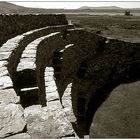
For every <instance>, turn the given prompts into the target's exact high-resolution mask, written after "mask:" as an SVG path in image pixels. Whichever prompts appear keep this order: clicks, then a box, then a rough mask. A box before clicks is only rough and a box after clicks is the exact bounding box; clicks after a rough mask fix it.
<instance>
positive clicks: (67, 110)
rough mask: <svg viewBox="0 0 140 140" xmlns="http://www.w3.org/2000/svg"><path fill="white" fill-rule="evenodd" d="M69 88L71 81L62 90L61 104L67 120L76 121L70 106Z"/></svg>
mask: <svg viewBox="0 0 140 140" xmlns="http://www.w3.org/2000/svg"><path fill="white" fill-rule="evenodd" d="M71 88H72V83H70V84H68V85H67V88H66V90H65V91H64V94H63V96H62V105H63V108H64V111H65V113H66V115H67V118H68V120H69V121H70V122H76V117H75V115H74V112H73V108H72V98H71Z"/></svg>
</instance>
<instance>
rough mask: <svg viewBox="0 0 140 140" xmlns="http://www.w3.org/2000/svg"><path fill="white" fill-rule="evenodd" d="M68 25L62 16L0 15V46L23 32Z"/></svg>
mask: <svg viewBox="0 0 140 140" xmlns="http://www.w3.org/2000/svg"><path fill="white" fill-rule="evenodd" d="M66 24H68V22H67V20H66V17H65V15H63V14H56V15H55V14H50V15H49V14H47V15H44V14H42V15H41V14H39V15H16V14H13V15H10V14H9V15H0V29H1V31H0V46H1V45H2V44H3V43H5V42H6V41H7V40H8V39H10V38H12V37H14V36H17V35H19V34H22V33H24V32H27V31H30V30H34V29H37V28H42V27H46V26H55V25H66Z"/></svg>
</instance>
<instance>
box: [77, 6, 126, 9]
mask: <svg viewBox="0 0 140 140" xmlns="http://www.w3.org/2000/svg"><path fill="white" fill-rule="evenodd" d="M79 9H84V10H85V9H91V10H93V9H106V10H108V9H123V8H121V7H117V6H101V7H89V6H82V7H80V8H79Z"/></svg>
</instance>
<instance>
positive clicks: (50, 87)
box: [44, 67, 59, 103]
mask: <svg viewBox="0 0 140 140" xmlns="http://www.w3.org/2000/svg"><path fill="white" fill-rule="evenodd" d="M50 74H51V75H50ZM44 76H45V77H44V80H45V92H46V100H47V103H48V102H50V101H53V100H59V93H58V91H57V86H56V84H55V80H54V69H53V67H46V68H45V74H44ZM51 83H53V84H51Z"/></svg>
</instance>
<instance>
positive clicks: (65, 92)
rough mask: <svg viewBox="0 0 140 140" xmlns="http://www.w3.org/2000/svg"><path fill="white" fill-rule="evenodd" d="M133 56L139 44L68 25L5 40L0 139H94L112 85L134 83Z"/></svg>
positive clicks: (0, 53) (136, 62)
mask: <svg viewBox="0 0 140 140" xmlns="http://www.w3.org/2000/svg"><path fill="white" fill-rule="evenodd" d="M62 17H63V16H62ZM50 24H51V23H50ZM139 52H140V44H139V43H129V42H123V41H119V40H113V39H108V38H104V37H102V36H100V35H97V34H94V33H90V32H87V31H84V30H83V29H75V28H74V26H73V25H57V26H47V27H43V28H38V29H36V30H31V31H28V32H26V33H24V34H22V35H18V36H16V37H14V38H12V39H9V40H8V41H7V42H6V43H4V44H3V45H2V47H1V48H0V97H1V98H0V122H1V124H2V125H1V127H0V137H1V138H5V137H7V138H8V137H9V138H11V137H13V138H14V137H15V138H18V137H21V138H66V137H68V138H71V137H73V138H78V137H80V138H83V137H84V136H85V135H88V134H89V131H90V137H96V136H98V134H97V133H100V130H99V129H98V127H95V128H94V125H93V124H94V123H95V124H96V123H97V124H98V115H99V113H100V112H97V109H98V108H99V107H100V106H101V105H102V103H103V102H104V101H105V100H106V99H107V97H108V96H109V94H110V92H111V91H112V90H113V89H114V88H115V87H116V86H118V85H119V84H121V83H128V82H134V81H137V80H139V78H140V59H139V58H140V53H139ZM31 64H32V65H31ZM111 95H112V94H111ZM112 98H113V99H114V97H112ZM107 101H108V100H107ZM106 104H111V103H106ZM103 105H104V104H103ZM100 110H101V113H102V112H104V108H103V107H102V108H101V109H100ZM100 110H99V111H100ZM96 112H97V114H96ZM94 115H95V119H94ZM5 116H6V117H5ZM7 116H8V117H7ZM8 120H10V121H8ZM92 120H93V122H92ZM106 120H107V119H106ZM17 124H18V127H17ZM104 127H105V125H104ZM90 128H91V129H90ZM99 128H100V127H99ZM94 130H96V131H94ZM97 130H98V131H99V132H98V131H97ZM92 132H93V133H92ZM96 132H97V133H96ZM103 132H106V131H103ZM130 133H131V132H130ZM130 133H129V134H130ZM111 135H112V134H111ZM111 135H107V134H106V133H104V134H103V136H104V137H105V136H108V137H111ZM117 136H118V135H117ZM121 136H124V137H127V136H128V137H130V136H132V135H131V134H130V135H127V133H125V134H123V135H121ZM137 136H138V133H137ZM118 137H119V136H118Z"/></svg>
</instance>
